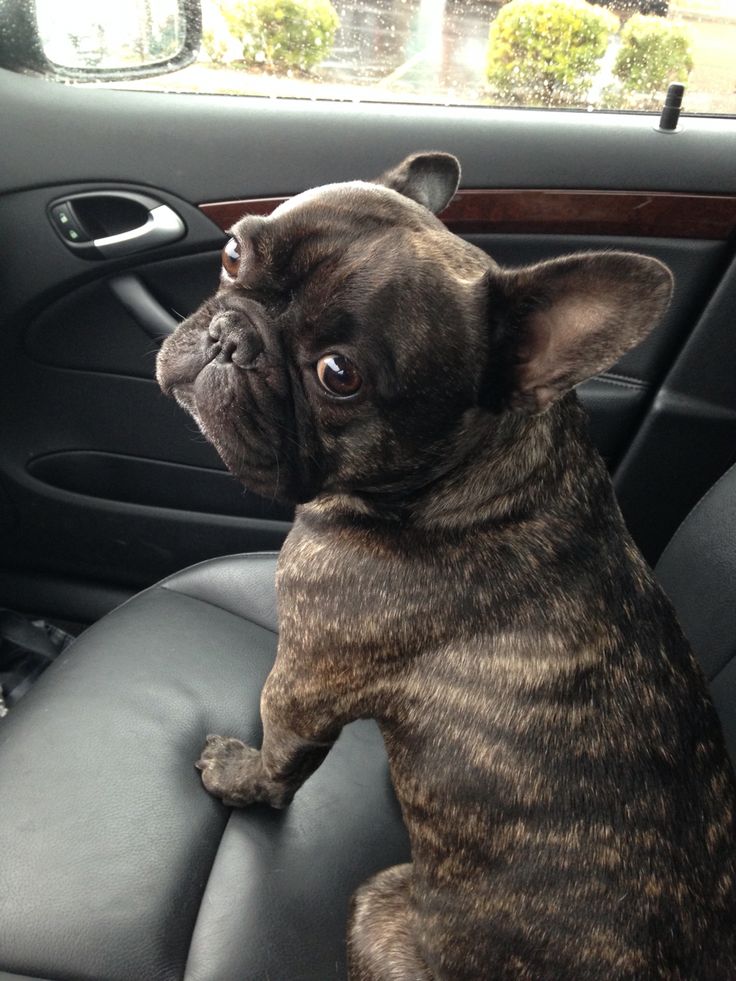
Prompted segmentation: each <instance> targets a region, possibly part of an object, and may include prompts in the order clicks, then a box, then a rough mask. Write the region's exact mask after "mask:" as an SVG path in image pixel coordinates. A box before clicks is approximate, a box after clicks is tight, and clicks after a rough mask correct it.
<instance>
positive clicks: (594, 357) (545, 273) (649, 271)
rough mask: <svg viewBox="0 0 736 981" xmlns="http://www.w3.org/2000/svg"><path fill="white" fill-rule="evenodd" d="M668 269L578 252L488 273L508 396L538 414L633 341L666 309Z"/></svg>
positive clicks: (635, 258) (622, 256) (642, 260)
mask: <svg viewBox="0 0 736 981" xmlns="http://www.w3.org/2000/svg"><path fill="white" fill-rule="evenodd" d="M672 283H673V280H672V274H671V273H670V271H669V269H668V268H667V267H666V266H665V265H663V263H661V262H659V261H658V260H657V259H652V258H650V257H648V256H641V255H635V254H633V253H630V252H609V253H605V252H604V253H581V254H579V255H571V256H567V257H565V258H563V259H553V260H551V261H549V262H541V263H539V264H537V265H534V266H529V267H527V268H525V269H517V270H508V271H504V270H498V269H496V270H494V271H492V272H490V273H489V274H488V281H487V285H488V288H489V291H490V295H489V302H490V310H489V312H490V313H491V316H492V317H494V318H495V317H500V318H501V320H502V322H503V323H504V327H503V333H504V334H505V335H506V342H505V343H506V344H510V346H511V378H510V380H508V381H509V383H510V390H509V391H508V392H507V398H506V402H507V404H508V405H509V406H510V407H511V408H514V409H519V410H521V411H525V412H531V413H534V412H543V411H544V410H545V409H546V408H548V407H549V406H550V405H551V404H552V403H553V402H554V401H555V400H556V399H558V398H559V397H560V396H561V395H563V394H564V393H565V392H567V391H569V390H570V389H571V388H573V387H574V386H575V385H578V384H579V383H580V382H582V381H585V379H587V378H590V377H591V376H592V375H595V374H597V373H598V372H599V371H603V370H604V369H605V368H609V367H610V366H611V365H612V364H614V363H615V362H616V361H617V360H618V359H619V358H620V357H621V355H622V354H624V353H625V352H626V351H628V350H629V348H632V347H634V346H635V345H636V344H638V343H639V341H641V340H642V339H643V338H644V337H646V335H647V334H648V333H649V331H650V330H651V329H652V328H653V327H654V325H655V324H656V323H657V321H658V320H659V319H660V317H661V316H662V314H663V313H664V311H665V310H666V308H667V304H668V303H669V299H670V296H671V293H672Z"/></svg>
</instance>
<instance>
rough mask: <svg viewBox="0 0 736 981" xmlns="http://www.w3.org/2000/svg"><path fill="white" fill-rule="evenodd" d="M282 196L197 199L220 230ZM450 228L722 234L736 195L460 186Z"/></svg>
mask: <svg viewBox="0 0 736 981" xmlns="http://www.w3.org/2000/svg"><path fill="white" fill-rule="evenodd" d="M285 200H287V199H286V198H283V197H278V198H276V197H274V198H246V199H244V200H241V201H219V202H213V203H211V204H201V205H200V206H199V207H200V210H201V211H202V212H203V213H204V214H205V215H206V216H207V217H208V218H211V219H212V221H214V223H215V224H216V225H219V227H220V228H222V229H223V231H226V230H227V229H228V228H230V226H231V225H233V224H234V223H235V222H236V221H237V220H238V219H239V218H241V217H242V216H243V215H244V214H252V215H268V214H270V213H271V212H272V211H273V209H274V208H276V207H277V206H278V205H279V204H281V203H282V202H283V201H285ZM440 217H441V218H442V220H443V221H444V222H445V224H446V225H447V227H448V228H449V229H450V230H451V231H453V232H460V233H464V234H470V233H476V234H478V233H483V232H485V233H490V232H509V233H517V234H519V233H529V234H536V233H539V234H546V235H613V236H621V235H625V236H631V237H642V238H694V239H709V240H712V241H723V240H725V239H727V238H728V237H729V236H730V235H731V234H733V232H734V231H736V196H725V195H724V196H721V195H713V194H671V193H668V192H661V191H657V192H648V191H559V190H465V191H458V193H457V195H456V196H455V198H454V199H453V200H452V202H451V203H450V205H449V206H448V207H447V208H446V209H445V211H444V212H443V213H442V215H441V216H440Z"/></svg>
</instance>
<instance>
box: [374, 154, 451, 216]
mask: <svg viewBox="0 0 736 981" xmlns="http://www.w3.org/2000/svg"><path fill="white" fill-rule="evenodd" d="M373 183H374V184H383V185H384V187H390V188H392V189H393V190H394V191H398V192H399V194H403V195H404V196H405V197H407V198H411V199H412V201H416V202H417V203H418V204H423V205H424V207H425V208H429V210H430V211H432V212H433V213H434V214H436V215H437V214H439V213H440V211H444V210H445V208H446V207H447V205H448V204H449V203H450V201H452V199H453V197H454V196H455V192H456V191H457V187H458V184H459V183H460V163H459V161H458V159H457V157H453V156H452V154H451V153H415V154H413V155H412V156H411V157H407V158H406V160H403V161H402V162H401V163H400V164H399V165H398V166H397V167H394V168H392V169H391V170H387V171H386V173H385V174H381V176H380V177H377V178H376V179H375V181H374V182H373Z"/></svg>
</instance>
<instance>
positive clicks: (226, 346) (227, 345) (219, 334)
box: [207, 313, 264, 368]
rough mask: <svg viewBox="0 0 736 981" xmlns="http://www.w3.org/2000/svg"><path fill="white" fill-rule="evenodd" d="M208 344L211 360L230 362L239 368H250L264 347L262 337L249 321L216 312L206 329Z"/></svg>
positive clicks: (223, 362)
mask: <svg viewBox="0 0 736 981" xmlns="http://www.w3.org/2000/svg"><path fill="white" fill-rule="evenodd" d="M207 340H208V344H209V346H210V347H211V349H212V354H213V360H215V359H216V360H217V361H219V362H221V363H222V364H228V363H232V364H235V365H237V366H238V367H239V368H252V367H253V364H254V362H255V360H256V358H257V357H258V355H259V354H261V353H262V351H263V349H264V344H263V339H262V338H261V335H260V334H259V333H258V331H257V330H256V328H255V327H254V326H253V325H252V324H250V323H246V324H243V323H240V322H238V320H237V318H235V317H234V316H233V315H232V314H230V313H221V314H217V315H216V316H215V317H213V318H212V321H211V322H210V325H209V327H208V329H207Z"/></svg>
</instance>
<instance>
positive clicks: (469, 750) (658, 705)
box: [281, 396, 736, 981]
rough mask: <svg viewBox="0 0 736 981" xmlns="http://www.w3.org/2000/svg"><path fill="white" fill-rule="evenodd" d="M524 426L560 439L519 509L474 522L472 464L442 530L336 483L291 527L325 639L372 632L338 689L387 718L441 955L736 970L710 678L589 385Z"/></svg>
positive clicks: (613, 970)
mask: <svg viewBox="0 0 736 981" xmlns="http://www.w3.org/2000/svg"><path fill="white" fill-rule="evenodd" d="M523 429H524V433H523V436H522V434H521V433H518V432H517V434H516V436H515V439H514V445H515V447H516V451H515V452H516V454H517V456H518V455H519V454H522V455H523V454H524V453H525V454H526V456H527V458H528V459H531V458H532V457H533V456H534V452H533V449H532V447H531V446H530V445H527V446H526V448H525V446H524V442H525V441H526V443H531V442H534V443H536V444H537V445H538V446H546V447H550V446H554V451H553V452H552V453H551V454H550V455H549V458H548V460H547V463H546V464H541V463H540V462H539V461H536V462H535V463H534V464H533V465H532V467H531V468H530V470H533V471H534V477H533V479H531V478H530V479H529V480H526V481H520V483H519V486H518V487H517V489H516V491H515V492H514V494H510V495H509V496H508V498H507V501H506V507H507V512H506V514H504V515H501V514H500V513H496V514H495V515H494V516H490V515H487V516H486V519H485V520H474V519H473V514H475V515H476V516H478V515H482V514H483V501H482V499H478V500H476V501H475V504H474V507H471V501H470V496H471V495H470V492H469V491H468V481H464V482H459V483H458V485H457V488H458V489H460V488H461V490H458V493H459V494H460V497H461V498H462V502H463V503H462V507H461V506H460V498H458V500H456V502H455V503H456V504H457V505H458V506H457V507H455V508H454V509H453V508H452V507H450V503H449V502H450V498H449V497H448V496H446V498H445V500H444V502H442V501H440V500H438V498H437V496H435V497H434V498H433V502H432V512H433V517H432V516H431V515H428V516H427V522H429V523H430V524H432V530H431V531H430V530H429V529H428V527H422V531H421V534H420V535H417V534H416V533H415V532H414V531H413V530H412V526H411V523H410V524H408V525H405V526H404V527H403V528H399V527H396V528H394V529H392V530H390V531H386V528H385V526H384V525H379V524H376V525H372V524H371V522H370V520H369V519H368V518H366V520H365V522H364V523H363V525H362V527H356V526H355V524H354V523H353V524H352V525H351V526H350V527H347V526H342V525H341V523H340V521H339V519H336V516H335V514H330V515H329V517H328V516H327V515H326V514H325V504H324V502H323V503H322V504H321V505H320V507H319V508H314V509H311V508H310V506H307V507H306V509H305V511H304V513H303V515H302V517H301V519H300V522H299V524H298V526H297V530H296V533H295V535H294V539H293V542H292V543H291V544H290V545H289V546H287V548H291V547H296V548H297V549H305V550H306V552H310V571H309V572H308V573H306V574H307V575H308V578H309V581H310V586H309V592H310V595H311V596H312V598H313V601H314V602H316V603H317V604H318V607H319V609H320V610H321V611H322V616H323V619H322V623H323V625H324V631H325V634H324V638H325V650H329V649H330V647H331V643H330V641H331V640H332V639H334V640H337V639H338V638H340V639H341V641H342V642H343V643H344V644H345V645H346V646H347V648H348V649H349V650H350V658H349V661H348V664H349V670H350V677H349V678H347V677H346V678H344V680H343V684H342V686H341V684H340V681H339V680H338V678H339V672H338V671H336V669H335V668H334V667H330V668H326V666H325V671H324V674H323V675H322V677H323V678H324V677H327V678H330V679H331V680H330V683H329V688H330V691H331V695H332V697H334V696H335V695H337V697H338V699H341V700H343V704H342V705H341V706H340V707H341V709H342V711H343V712H344V713H345V717H346V718H347V717H350V716H354V715H355V714H358V713H360V714H365V715H373V716H375V717H376V718H378V720H379V722H380V725H381V728H382V731H383V734H384V738H385V741H386V745H387V749H388V754H389V759H390V765H391V773H392V779H393V782H394V786H395V788H396V791H397V795H398V797H399V800H400V803H401V806H402V811H403V815H404V819H405V822H406V825H407V827H408V829H409V833H410V837H411V845H412V860H413V865H412V866H409V867H406V868H407V873H406V881H405V882H402V883H401V885H400V888H401V889H403V890H406V891H407V894H408V896H409V897H410V904H409V907H408V908H410V909H411V920H412V931H413V935H414V937H415V939H416V942H417V945H418V949H419V952H420V954H421V958H422V960H423V961H424V962H425V963H426V964H427V965H428V967H429V969H430V970H431V972H432V973H431V974H430V975H429V977H431V978H437V979H448V981H449V979H452V981H465V979H467V981H471V979H472V981H479V979H490V978H493V979H501V978H514V979H519V978H530V979H541V978H545V979H546V978H575V979H591V981H592V979H596V981H598V979H602V978H611V979H613V978H682V979H683V981H684V979H702V981H716V979H722V981H726V979H730V978H734V977H736V929H734V927H735V925H736V893H735V891H734V884H735V883H736V868H735V867H734V813H735V809H734V803H735V802H736V790H735V789H734V780H733V774H732V771H731V767H730V764H729V761H728V758H727V754H726V750H725V747H724V743H723V738H722V735H721V731H720V726H719V723H718V720H717V717H716V714H715V711H714V709H713V706H712V704H711V702H710V699H709V697H708V695H707V692H706V686H705V682H704V679H703V676H702V673H701V671H700V669H699V667H698V666H697V664H696V663H695V661H694V658H693V656H692V653H691V651H690V648H689V645H688V644H687V642H686V640H685V638H684V637H683V635H682V632H681V630H680V628H679V626H678V624H677V621H676V619H675V615H674V612H673V610H672V607H671V605H670V603H669V602H668V600H667V599H666V597H665V596H664V594H663V593H662V591H661V589H660V587H659V586H658V584H657V582H656V580H655V579H654V577H653V575H652V573H651V571H650V570H649V568H648V567H647V565H646V563H645V562H644V560H643V559H642V558H641V556H640V555H639V553H638V551H637V549H636V548H635V546H634V545H633V543H632V541H631V539H630V538H629V536H628V534H627V532H626V530H625V528H624V526H623V522H622V519H621V517H620V514H619V511H618V508H617V506H616V504H615V501H614V497H613V490H612V487H611V484H610V480H609V478H608V476H607V473H606V472H605V469H604V467H603V464H602V461H601V460H600V458H599V457H598V456H597V454H596V453H595V451H594V450H593V449H592V447H590V446H589V444H588V441H587V436H586V434H585V422H584V420H583V418H582V412H581V410H580V409H579V407H578V406H577V405H576V402H575V397H574V396H570V397H568V398H567V399H565V400H564V401H563V403H561V404H560V405H559V406H558V407H556V408H555V409H553V410H551V411H550V412H549V413H547V414H546V415H544V416H541V417H538V418H536V419H535V420H530V421H528V422H527V423H525V426H524V427H523ZM541 452H542V451H541V450H540V453H541ZM495 465H496V466H499V462H498V461H497V460H496V462H495ZM483 466H484V464H483V461H482V460H481V461H476V463H475V464H474V468H475V469H477V470H478V471H480V472H481V476H482V470H483ZM482 483H483V482H482V480H481V481H476V484H477V486H482ZM498 500H499V499H498V496H497V495H495V496H494V498H493V502H494V503H493V506H494V507H495V508H496V509H497V508H498V506H499V504H498ZM414 523H415V524H416V516H415V518H414ZM420 524H421V522H420ZM308 542H311V550H310V548H309V547H308V546H307V543H308ZM306 552H305V554H306ZM409 557H410V560H409ZM289 564H290V563H287V565H289ZM300 568H301V572H302V576H300V588H301V589H303V588H304V584H305V583H304V579H303V574H305V570H304V567H303V566H300ZM281 588H282V601H283V602H282V606H283V608H284V609H285V610H287V611H288V609H290V608H291V606H292V604H291V602H290V596H289V577H288V575H287V576H286V577H285V578H284V579H283V581H282V583H281ZM386 591H388V593H389V594H390V595H391V597H392V602H391V604H390V606H388V605H387V604H386V603H385V601H384V598H383V597H385V595H386ZM283 629H285V630H286V631H287V639H288V631H289V629H290V624H289V616H288V612H287V614H286V622H285V623H284V625H283ZM397 665H400V670H397ZM318 670H319V669H318ZM351 693H353V694H351ZM354 699H358V700H359V701H360V705H359V706H356V705H355V704H354V703H353V700H354ZM339 704H340V703H339V702H338V705H339ZM333 707H334V703H333ZM371 889H373V890H374V893H373V895H371ZM376 891H378V892H385V891H386V881H385V879H381V878H380V877H379V880H378V881H377V882H376V883H375V884H374V885H373V886H370V885H369V886H368V887H366V889H365V890H364V891H363V892H362V894H361V895H360V896H359V900H358V903H360V902H363V903H367V902H368V901H369V900H370V899H371V898H373V899H374V900H375V895H376ZM383 904H384V906H385V905H386V898H385V896H384V897H383ZM389 908H390V906H389ZM392 915H393V916H394V918H395V911H394V914H392ZM357 942H359V941H358V940H354V943H357ZM358 976H360V975H358ZM378 976H380V977H382V976H383V975H378ZM386 976H387V977H388V976H390V975H386ZM399 976H402V977H403V975H399ZM407 976H411V975H407Z"/></svg>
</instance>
